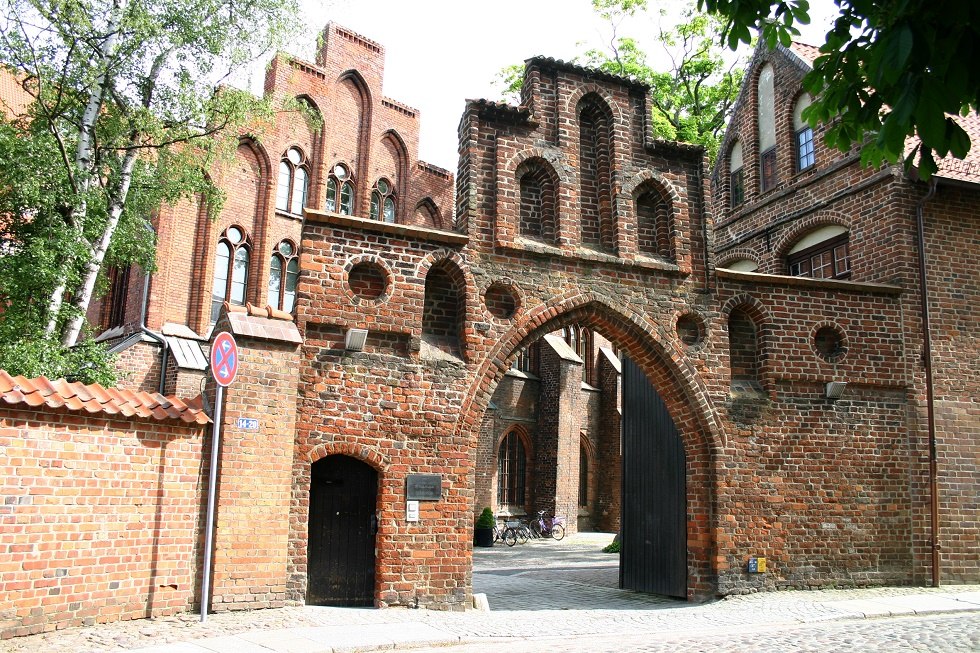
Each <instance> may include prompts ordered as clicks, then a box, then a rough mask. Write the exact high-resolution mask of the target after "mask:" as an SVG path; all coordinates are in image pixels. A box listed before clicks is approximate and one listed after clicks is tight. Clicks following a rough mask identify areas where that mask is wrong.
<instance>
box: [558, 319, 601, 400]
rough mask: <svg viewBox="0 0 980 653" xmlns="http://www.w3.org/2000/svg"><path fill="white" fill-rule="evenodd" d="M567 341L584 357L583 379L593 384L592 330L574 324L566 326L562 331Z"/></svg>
mask: <svg viewBox="0 0 980 653" xmlns="http://www.w3.org/2000/svg"><path fill="white" fill-rule="evenodd" d="M562 335H563V337H564V338H565V342H566V343H568V346H569V347H571V349H572V351H574V352H575V353H576V354H577V355H578V357H579V358H581V359H582V380H583V381H585V382H586V383H588V384H589V385H592V369H593V367H594V365H593V363H594V361H593V359H592V352H593V347H592V341H593V336H592V330H591V329H588V328H586V327H583V326H578V325H572V326H568V327H565V329H564V330H563V332H562Z"/></svg>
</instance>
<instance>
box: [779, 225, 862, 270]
mask: <svg viewBox="0 0 980 653" xmlns="http://www.w3.org/2000/svg"><path fill="white" fill-rule="evenodd" d="M847 241H848V232H847V228H846V227H842V226H839V225H829V226H826V227H821V228H820V229H816V230H814V231H811V232H810V233H808V234H807V235H806V236H804V237H803V238H801V239H800V240H799V241H797V243H796V245H794V246H793V248H792V249H790V250H789V253H788V255H787V257H786V265H787V267H788V268H789V274H790V275H791V276H794V277H813V278H815V279H848V278H850V276H851V255H850V252H849V249H848V242H847Z"/></svg>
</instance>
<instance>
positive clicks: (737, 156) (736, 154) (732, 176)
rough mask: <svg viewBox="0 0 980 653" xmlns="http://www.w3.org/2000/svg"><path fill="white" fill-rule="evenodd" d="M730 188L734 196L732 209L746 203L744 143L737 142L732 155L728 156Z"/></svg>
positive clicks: (733, 146)
mask: <svg viewBox="0 0 980 653" xmlns="http://www.w3.org/2000/svg"><path fill="white" fill-rule="evenodd" d="M728 167H729V169H730V170H731V172H730V173H729V188H730V189H731V194H732V208H735V207H736V206H738V205H739V204H741V203H742V202H744V201H745V175H743V174H742V143H741V142H740V141H735V144H734V145H732V153H731V154H730V155H729V156H728Z"/></svg>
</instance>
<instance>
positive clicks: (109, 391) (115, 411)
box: [0, 370, 211, 424]
mask: <svg viewBox="0 0 980 653" xmlns="http://www.w3.org/2000/svg"><path fill="white" fill-rule="evenodd" d="M0 401H3V402H5V403H7V404H12V405H17V404H27V405H28V406H30V407H32V408H37V407H39V406H47V407H48V408H67V409H68V410H74V411H82V410H84V411H86V412H88V413H92V414H96V413H102V414H106V415H122V416H124V417H133V416H136V417H152V418H153V419H158V420H165V419H179V420H182V421H184V422H190V423H192V424H207V423H209V422H210V421H211V420H210V418H208V416H207V414H206V413H205V412H204V410H203V409H202V406H201V398H200V397H196V398H195V399H192V400H191V401H189V402H187V403H184V402H183V401H181V400H180V399H178V398H176V397H164V396H163V395H161V394H158V393H155V392H154V393H152V394H151V393H149V392H132V391H131V390H124V389H123V388H103V387H102V386H101V385H99V384H98V383H93V384H91V385H86V384H84V383H70V382H68V381H66V380H65V379H58V380H57V381H49V380H48V379H47V378H45V377H43V376H39V377H38V378H36V379H27V378H25V377H23V376H10V375H9V374H7V373H6V372H5V371H3V370H0Z"/></svg>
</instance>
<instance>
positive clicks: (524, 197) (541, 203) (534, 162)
mask: <svg viewBox="0 0 980 653" xmlns="http://www.w3.org/2000/svg"><path fill="white" fill-rule="evenodd" d="M517 179H518V182H519V185H520V193H521V203H520V207H519V210H520V235H521V236H523V237H525V238H533V239H535V240H540V241H544V242H546V243H554V242H555V236H556V231H557V230H556V224H557V192H556V191H557V189H556V183H555V179H554V178H553V176H552V175H551V171H550V170H549V169H548V167H547V164H545V163H544V162H543V161H542V160H540V159H529V160H528V161H525V162H524V163H522V164H521V166H520V167H519V168H518V169H517Z"/></svg>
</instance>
